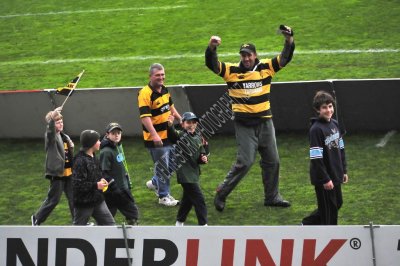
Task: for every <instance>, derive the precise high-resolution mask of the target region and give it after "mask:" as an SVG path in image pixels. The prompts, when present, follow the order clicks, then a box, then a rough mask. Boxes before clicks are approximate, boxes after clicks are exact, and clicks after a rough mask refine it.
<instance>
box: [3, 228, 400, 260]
mask: <svg viewBox="0 0 400 266" xmlns="http://www.w3.org/2000/svg"><path fill="white" fill-rule="evenodd" d="M372 228H373V229H372ZM371 232H372V233H373V234H371ZM125 235H126V237H127V239H126V240H127V241H126V242H125V238H124V228H122V227H98V226H87V227H73V226H40V227H30V226H0V265H7V266H13V265H37V266H44V265H57V266H64V265H71V266H78V265H87V266H92V265H93V266H96V265H106V266H108V265H109V266H111V265H112V266H118V265H129V264H128V257H129V258H131V260H130V261H131V263H132V265H145V266H153V265H154V266H156V265H163V266H166V265H179V266H180V265H187V266H200V265H204V266H213V265H223V266H234V265H235V266H236V265H245V266H256V265H264V266H265V265H268V266H269V265H280V266H290V265H304V266H312V265H315V266H319V265H337V266H339V265H340V266H344V265H351V266H358V265H360V266H368V265H378V266H396V265H397V266H398V265H400V250H399V249H400V226H398V225H393V226H374V227H370V226H224V227H222V226H208V227H198V226H188V227H171V226H163V227H162V226H157V227H156V226H154V227H152V226H138V227H128V228H126V230H125ZM372 235H373V236H372ZM372 239H374V241H372ZM125 243H126V244H127V246H128V247H129V249H126V246H125ZM373 246H374V252H373ZM127 250H128V251H129V255H128V253H127ZM374 254H375V255H374ZM374 263H375V264H374Z"/></svg>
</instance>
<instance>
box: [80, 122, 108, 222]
mask: <svg viewBox="0 0 400 266" xmlns="http://www.w3.org/2000/svg"><path fill="white" fill-rule="evenodd" d="M80 141H81V149H80V151H79V153H78V154H77V155H76V156H75V158H74V166H73V171H72V185H73V193H74V194H73V196H74V208H75V209H74V222H73V224H74V225H87V224H88V222H89V219H90V217H91V216H92V217H93V218H94V219H95V220H96V222H97V224H98V225H115V221H114V218H113V216H112V215H111V213H110V211H109V210H108V208H107V205H106V203H105V201H104V196H103V190H105V189H106V188H107V187H108V182H107V181H106V180H105V179H104V178H102V173H101V168H100V163H99V161H98V159H97V158H96V156H95V152H96V151H98V150H99V149H100V134H99V133H97V132H96V131H94V130H84V131H82V133H81V135H80Z"/></svg>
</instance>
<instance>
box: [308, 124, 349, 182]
mask: <svg viewBox="0 0 400 266" xmlns="http://www.w3.org/2000/svg"><path fill="white" fill-rule="evenodd" d="M309 137H310V178H311V183H312V184H313V185H323V184H325V183H327V182H329V181H330V180H332V182H333V184H335V185H337V184H340V183H343V175H344V174H345V173H346V172H347V169H346V158H345V152H344V142H343V139H342V132H340V130H339V125H338V122H337V121H336V120H334V119H331V120H330V121H327V120H325V119H323V118H312V119H311V128H310V136H309Z"/></svg>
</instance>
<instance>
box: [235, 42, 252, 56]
mask: <svg viewBox="0 0 400 266" xmlns="http://www.w3.org/2000/svg"><path fill="white" fill-rule="evenodd" d="M242 52H245V53H249V54H251V53H254V54H255V53H256V46H255V45H254V44H252V43H244V44H242V45H240V50H239V54H240V53H242Z"/></svg>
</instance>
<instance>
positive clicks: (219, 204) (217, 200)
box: [214, 192, 225, 212]
mask: <svg viewBox="0 0 400 266" xmlns="http://www.w3.org/2000/svg"><path fill="white" fill-rule="evenodd" d="M214 206H215V209H216V210H217V211H219V212H222V211H223V210H224V208H225V199H223V198H221V197H220V196H219V195H218V192H217V194H215V197H214Z"/></svg>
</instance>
